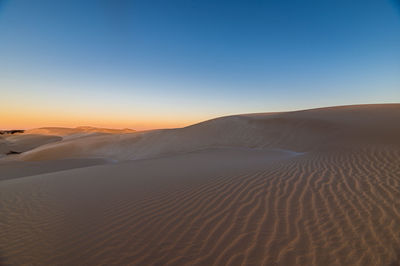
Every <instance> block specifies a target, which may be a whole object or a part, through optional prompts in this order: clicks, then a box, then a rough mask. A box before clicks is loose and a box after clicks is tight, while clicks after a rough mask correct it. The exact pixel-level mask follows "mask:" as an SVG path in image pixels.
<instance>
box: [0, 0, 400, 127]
mask: <svg viewBox="0 0 400 266" xmlns="http://www.w3.org/2000/svg"><path fill="white" fill-rule="evenodd" d="M395 102H400V4H399V1H398V0H391V1H390V0H387V1H386V0H313V1H311V0H303V1H300V0H292V1H285V0H268V1H267V0H266V1H254V0H253V1H251V0H249V1H244V0H243V1H235V0H229V1H208V0H198V1H192V0H181V1H175V0H169V1H162V0H160V1H153V0H143V1H128V0H107V1H106V0H89V1H84V0H79V1H78V0H68V1H53V0H47V1H44V0H35V1H31V0H0V128H4V129H10V128H33V127H43V126H66V127H75V126H82V125H89V126H100V127H110V128H126V127H128V128H133V129H139V130H142V129H153V128H173V127H182V126H186V125H190V124H193V123H196V122H200V121H203V120H207V119H211V118H214V117H219V116H224V115H231V114H240V113H254V112H278V111H289V110H299V109H308V108H314V107H323V106H335V105H347V104H363V103H395Z"/></svg>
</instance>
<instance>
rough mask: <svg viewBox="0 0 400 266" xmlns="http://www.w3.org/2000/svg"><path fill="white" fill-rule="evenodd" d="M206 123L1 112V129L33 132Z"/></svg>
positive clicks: (150, 127) (170, 119)
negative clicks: (81, 127) (52, 129)
mask: <svg viewBox="0 0 400 266" xmlns="http://www.w3.org/2000/svg"><path fill="white" fill-rule="evenodd" d="M206 119H207V118H204V119H199V120H194V119H189V118H186V119H180V120H179V119H176V118H170V117H158V118H157V117H154V116H149V117H132V118H131V119H130V118H129V117H127V116H126V115H125V116H124V117H117V118H115V117H112V116H101V115H98V116H95V115H91V116H85V117H84V116H83V115H71V114H59V113H52V112H42V111H40V110H35V111H34V112H32V111H30V112H26V111H18V110H16V111H13V112H12V113H7V114H4V113H2V112H0V129H3V130H9V129H32V128H40V127H69V128H74V127H79V126H93V127H102V128H112V129H122V128H130V129H134V130H151V129H162V128H179V127H184V126H189V125H191V124H195V123H197V122H200V121H202V120H206Z"/></svg>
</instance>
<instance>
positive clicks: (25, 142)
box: [0, 127, 135, 159]
mask: <svg viewBox="0 0 400 266" xmlns="http://www.w3.org/2000/svg"><path fill="white" fill-rule="evenodd" d="M132 132H135V130H132V129H108V128H96V127H76V128H62V127H44V128H35V129H29V130H25V132H24V133H16V134H12V135H11V134H9V135H8V134H5V135H2V136H0V157H4V156H5V155H6V154H8V153H10V152H15V153H22V152H26V151H29V150H32V149H34V148H37V147H39V146H42V145H45V144H49V143H54V142H59V141H61V140H73V139H78V138H82V137H88V136H98V135H104V134H127V133H132ZM13 157H15V156H13ZM52 159H57V158H52Z"/></svg>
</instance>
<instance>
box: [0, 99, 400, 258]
mask: <svg viewBox="0 0 400 266" xmlns="http://www.w3.org/2000/svg"><path fill="white" fill-rule="evenodd" d="M10 151H14V152H18V153H19V152H21V153H20V154H17V153H15V154H9V153H10ZM7 154H9V155H7ZM399 264H400V104H385V105H359V106H344V107H330V108H321V109H312V110H305V111H296V112H286V113H266V114H248V115H236V116H229V117H222V118H218V119H213V120H209V121H205V122H202V123H199V124H196V125H192V126H189V127H185V128H179V129H169V130H154V131H147V132H134V131H132V130H122V131H118V130H106V129H95V128H89V127H81V128H76V129H63V128H43V129H35V130H30V131H27V132H25V133H23V134H13V135H7V136H6V135H1V136H0V265H399Z"/></svg>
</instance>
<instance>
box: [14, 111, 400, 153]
mask: <svg viewBox="0 0 400 266" xmlns="http://www.w3.org/2000/svg"><path fill="white" fill-rule="evenodd" d="M394 121H400V104H387V105H360V106H342V107H332V108H322V109H312V110H305V111H297V112H286V113H267V114H250V115H236V116H229V117H222V118H217V119H213V120H209V121H205V122H202V123H199V124H196V125H192V126H189V127H186V128H179V129H170V130H154V131H149V132H137V133H132V134H114V135H102V136H98V135H94V136H88V137H85V138H80V139H72V140H65V141H62V142H58V143H54V144H52V145H46V146H43V147H39V148H37V149H35V150H32V151H29V152H27V153H26V154H24V155H22V156H21V159H23V160H48V159H52V158H53V159H65V158H88V157H90V158H109V159H115V160H127V159H145V158H154V157H158V156H166V155H171V154H177V153H185V152H190V151H195V150H199V149H204V148H210V147H246V148H263V149H271V148H273V149H285V150H291V151H296V152H308V151H322V150H332V149H345V148H347V147H354V146H363V145H373V144H378V145H382V144H386V145H396V146H400V140H399V138H398V136H399V135H400V123H395V122H394Z"/></svg>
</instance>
